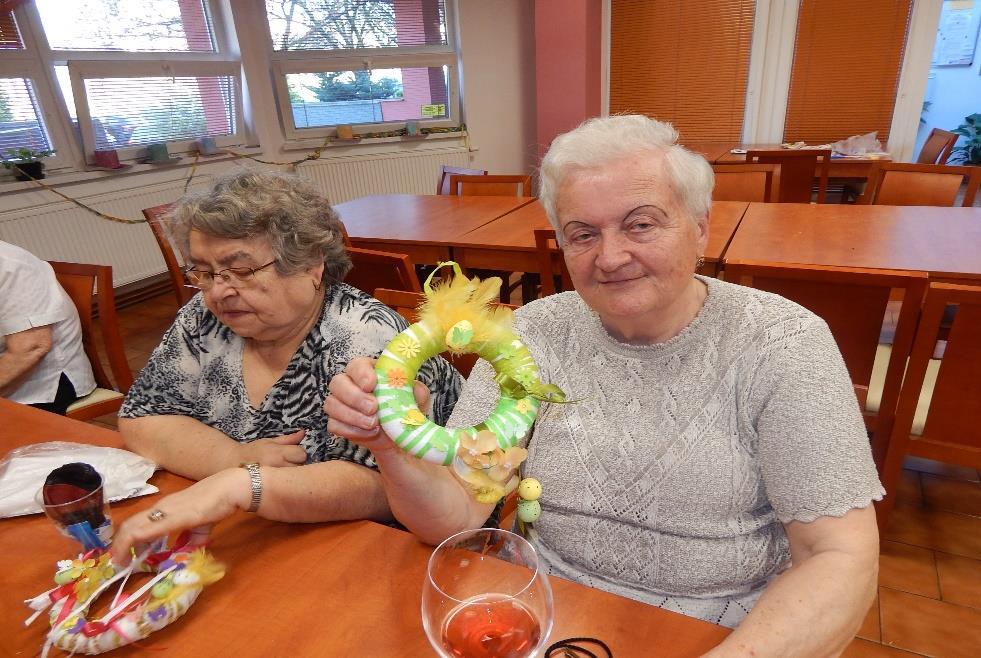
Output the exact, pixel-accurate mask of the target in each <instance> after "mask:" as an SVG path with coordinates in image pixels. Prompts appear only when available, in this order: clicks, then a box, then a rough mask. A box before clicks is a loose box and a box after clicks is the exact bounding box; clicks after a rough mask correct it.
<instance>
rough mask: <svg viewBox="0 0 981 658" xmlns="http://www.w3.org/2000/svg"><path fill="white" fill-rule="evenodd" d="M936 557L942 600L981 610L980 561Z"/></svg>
mask: <svg viewBox="0 0 981 658" xmlns="http://www.w3.org/2000/svg"><path fill="white" fill-rule="evenodd" d="M936 555H937V571H938V573H939V574H940V593H941V595H942V598H943V600H944V601H947V602H948V603H956V604H958V605H967V606H971V607H973V608H977V609H979V610H981V560H974V559H972V558H969V557H961V556H959V555H948V554H946V553H937V554H936ZM978 653H979V654H981V651H979V652H978Z"/></svg>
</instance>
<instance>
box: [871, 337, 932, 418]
mask: <svg viewBox="0 0 981 658" xmlns="http://www.w3.org/2000/svg"><path fill="white" fill-rule="evenodd" d="M891 354H892V345H879V347H878V348H876V350H875V364H874V365H873V366H872V379H871V380H870V381H869V394H868V397H867V398H866V399H865V410H866V411H868V412H871V413H878V411H879V402H880V401H881V400H882V386H883V384H884V382H885V379H886V366H887V365H888V364H889V356H890V355H891ZM938 372H940V359H930V363H929V365H927V371H926V377H925V378H924V379H923V388H922V389H920V399H919V401H918V402H917V403H916V414H914V416H913V434H917V435H918V434H922V433H923V427H924V426H925V425H926V417H927V411H929V409H930V401H931V400H932V399H933V387H934V385H936V383H937V373H938Z"/></svg>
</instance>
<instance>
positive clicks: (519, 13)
mask: <svg viewBox="0 0 981 658" xmlns="http://www.w3.org/2000/svg"><path fill="white" fill-rule="evenodd" d="M457 7H458V13H459V22H460V42H461V46H462V48H461V50H462V59H463V103H464V107H465V108H466V113H467V116H466V121H467V128H468V129H469V130H470V134H471V142H472V143H473V146H474V147H475V148H477V149H479V150H478V151H477V152H476V153H475V154H474V156H475V157H474V166H475V168H480V169H486V170H488V171H489V172H491V173H494V174H516V173H522V172H524V173H531V172H532V171H533V170H534V168H535V166H536V165H537V163H538V148H537V141H536V137H535V134H536V133H535V24H534V23H535V15H534V7H533V3H532V2H530V1H529V0H479V1H478V0H462V1H461V2H459V3H458V5H457Z"/></svg>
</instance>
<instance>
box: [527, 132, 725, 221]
mask: <svg viewBox="0 0 981 658" xmlns="http://www.w3.org/2000/svg"><path fill="white" fill-rule="evenodd" d="M648 151H660V152H662V153H664V162H665V172H666V174H667V176H668V180H669V181H670V182H671V185H672V187H674V190H675V193H676V194H677V195H678V199H679V201H680V202H681V204H682V205H683V206H684V207H685V208H686V209H687V210H688V212H689V213H691V215H692V217H693V218H695V219H698V218H701V217H705V216H707V215H708V212H709V209H710V208H711V206H712V188H713V186H714V185H715V176H714V174H713V173H712V166H711V165H709V163H708V162H706V160H705V158H703V157H702V156H700V155H697V154H695V153H692V152H691V151H689V150H688V149H686V148H685V147H683V146H681V145H680V144H678V131H676V130H675V129H674V127H673V126H672V125H671V124H670V123H665V122H663V121H657V120H655V119H650V118H648V117H646V116H642V115H640V114H626V115H617V116H610V117H597V118H594V119H587V120H586V121H584V122H582V123H581V124H579V126H578V127H576V128H574V129H573V130H570V131H569V132H567V133H563V134H562V135H559V136H558V137H556V138H555V140H554V141H553V142H552V145H551V146H550V147H549V149H548V152H547V153H546V154H545V157H544V158H542V164H541V169H540V171H539V184H538V198H539V200H540V201H541V203H542V205H543V206H545V212H546V214H547V215H548V220H549V221H550V222H551V223H552V226H553V227H555V230H556V233H558V231H559V228H560V227H559V219H558V216H557V215H556V205H557V204H556V198H555V195H556V191H557V190H558V188H559V185H560V184H561V183H562V179H563V178H564V177H565V176H566V175H568V174H569V173H570V171H572V170H575V169H585V168H592V167H598V166H601V165H604V164H606V163H608V162H612V161H614V160H621V159H623V158H626V157H630V156H634V155H637V154H639V153H644V152H648Z"/></svg>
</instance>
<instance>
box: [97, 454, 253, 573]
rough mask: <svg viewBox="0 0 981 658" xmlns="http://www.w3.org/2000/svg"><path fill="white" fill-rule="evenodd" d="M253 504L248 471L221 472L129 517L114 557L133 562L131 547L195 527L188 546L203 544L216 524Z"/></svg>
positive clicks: (115, 541)
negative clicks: (131, 559) (152, 515)
mask: <svg viewBox="0 0 981 658" xmlns="http://www.w3.org/2000/svg"><path fill="white" fill-rule="evenodd" d="M250 503H251V488H250V485H249V474H248V472H247V471H246V470H245V469H243V468H229V469H226V470H224V471H219V472H218V473H215V474H214V475H212V476H210V477H207V478H205V479H203V480H201V481H200V482H196V483H194V484H193V485H191V486H190V487H188V488H187V489H183V490H181V491H178V492H177V493H174V494H171V495H169V496H166V497H164V498H161V499H160V500H159V501H157V503H156V505H154V506H153V507H152V508H151V509H148V510H145V511H142V512H137V513H136V514H134V515H133V516H131V517H130V518H128V519H126V521H124V522H123V524H122V525H120V526H119V528H118V530H117V531H116V534H115V537H114V538H113V542H112V559H113V561H114V562H116V563H117V564H129V561H130V548H131V547H136V551H137V553H139V552H140V550H141V546H142V545H144V544H147V543H149V542H151V541H153V540H154V539H157V538H159V537H164V536H166V535H168V534H170V533H172V532H179V531H181V530H184V529H187V528H189V529H191V539H190V541H189V542H188V545H189V546H200V545H203V544H205V543H207V541H208V538H209V536H210V534H211V528H212V526H214V524H216V523H218V522H219V521H221V520H222V519H224V518H226V517H228V516H231V515H232V514H233V513H234V512H236V511H237V510H239V509H243V510H244V509H247V508H248V506H249V504H250ZM154 512H161V513H162V516H161V515H160V514H155V515H154V516H156V517H158V519H157V520H156V521H153V520H151V518H150V517H151V514H153V513H154Z"/></svg>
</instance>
